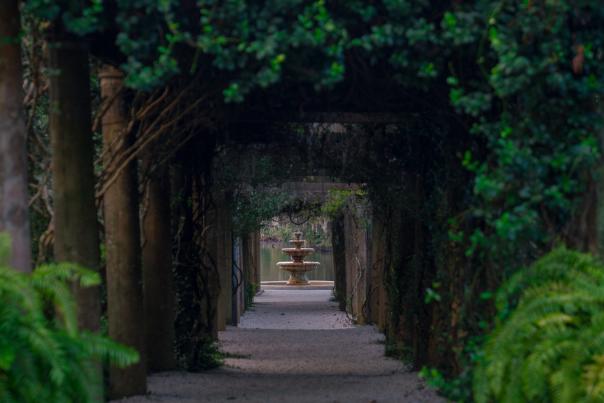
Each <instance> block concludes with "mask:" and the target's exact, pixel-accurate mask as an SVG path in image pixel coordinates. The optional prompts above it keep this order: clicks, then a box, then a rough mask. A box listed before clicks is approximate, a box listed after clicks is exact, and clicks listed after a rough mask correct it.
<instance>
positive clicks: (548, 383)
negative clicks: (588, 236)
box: [474, 248, 604, 403]
mask: <svg viewBox="0 0 604 403" xmlns="http://www.w3.org/2000/svg"><path fill="white" fill-rule="evenodd" d="M497 307H498V312H499V319H498V323H497V326H496V328H495V330H494V332H493V333H492V335H490V336H489V339H488V341H487V342H486V345H485V356H484V359H483V360H482V361H481V362H480V363H479V366H478V368H477V370H476V371H475V374H474V393H475V398H476V401H478V402H490V401H497V402H520V401H548V402H569V403H570V402H595V401H602V400H603V399H604V379H603V378H602V374H603V373H604V371H603V369H604V368H603V365H604V359H603V358H602V357H604V337H603V336H602V335H603V334H604V313H603V312H604V264H602V263H601V262H600V261H597V260H596V259H594V258H593V257H591V256H589V255H585V254H581V253H578V252H572V251H569V250H566V249H563V248H561V249H556V250H554V251H553V252H551V253H550V254H548V255H547V256H545V257H543V258H541V259H540V260H538V261H537V262H536V263H535V264H533V265H532V266H531V267H529V268H528V269H526V270H524V271H521V272H519V273H517V274H516V275H515V276H513V277H512V278H511V279H510V280H509V281H508V282H506V283H505V284H504V286H503V287H502V288H501V290H500V291H499V293H498V295H497Z"/></svg>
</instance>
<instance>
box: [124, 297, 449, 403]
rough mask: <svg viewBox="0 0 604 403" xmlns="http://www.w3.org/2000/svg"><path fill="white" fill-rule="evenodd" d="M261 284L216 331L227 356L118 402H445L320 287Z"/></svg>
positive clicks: (165, 376) (161, 377)
mask: <svg viewBox="0 0 604 403" xmlns="http://www.w3.org/2000/svg"><path fill="white" fill-rule="evenodd" d="M284 288H285V287H278V286H265V287H264V292H263V294H262V295H260V296H257V297H256V302H255V306H254V308H253V309H252V310H251V311H249V312H247V313H246V314H245V315H244V316H243V318H242V320H241V324H240V326H239V327H236V328H235V327H233V328H228V329H227V331H225V332H221V334H220V341H221V345H222V350H223V351H224V352H225V353H227V355H228V357H230V358H227V359H226V361H225V366H224V367H223V368H220V369H217V370H212V371H207V372H204V373H195V374H193V373H184V372H166V373H161V374H156V375H152V376H151V377H150V378H149V394H148V395H147V396H138V397H133V398H130V399H124V400H122V401H123V402H128V403H142V402H164V403H185V402H186V403H193V402H225V401H234V402H238V401H241V402H258V403H265V402H283V403H289V402H309V403H310V402H313V403H314V402H329V403H335V402H339V403H348V402H363V403H369V402H374V403H383V402H444V400H443V399H441V398H439V397H438V396H437V395H436V394H435V393H434V391H432V390H430V389H428V388H427V387H426V386H425V385H424V384H423V382H422V381H421V380H420V379H418V377H417V374H416V373H414V372H410V371H408V370H407V369H406V368H405V366H404V365H403V364H402V363H401V362H399V361H397V360H394V359H390V358H387V357H384V345H383V336H382V335H381V334H380V333H379V332H377V331H376V330H375V329H374V328H373V327H371V326H355V325H353V324H352V323H351V322H350V321H349V320H348V318H347V317H346V315H345V314H344V313H343V312H340V311H339V310H338V309H337V306H336V304H335V303H333V302H331V301H330V297H331V291H330V290H326V289H284Z"/></svg>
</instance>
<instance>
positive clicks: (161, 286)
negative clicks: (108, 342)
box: [142, 155, 176, 371]
mask: <svg viewBox="0 0 604 403" xmlns="http://www.w3.org/2000/svg"><path fill="white" fill-rule="evenodd" d="M151 161H152V157H151V155H148V156H147V161H146V164H145V165H147V169H149V168H150V166H151ZM159 171H160V172H157V173H156V174H155V175H152V176H151V177H149V179H148V180H147V183H146V184H145V200H144V203H143V206H144V211H143V215H142V217H143V218H142V220H143V222H142V228H143V234H142V235H143V236H142V237H143V242H142V254H143V290H144V302H145V326H146V340H147V344H146V348H147V366H148V369H149V371H166V370H170V369H174V367H175V366H176V361H175V356H174V319H175V318H174V316H175V294H174V293H175V289H174V278H173V275H172V249H171V246H172V237H171V233H170V182H169V180H168V175H167V173H166V171H165V170H164V169H163V168H162V167H160V168H159Z"/></svg>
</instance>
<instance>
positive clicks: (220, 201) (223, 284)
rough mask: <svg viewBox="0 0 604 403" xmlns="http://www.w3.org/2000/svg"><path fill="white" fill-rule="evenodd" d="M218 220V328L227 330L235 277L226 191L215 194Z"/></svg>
mask: <svg viewBox="0 0 604 403" xmlns="http://www.w3.org/2000/svg"><path fill="white" fill-rule="evenodd" d="M214 204H215V206H216V208H215V209H216V212H215V214H216V220H215V224H214V229H213V231H215V236H216V239H217V244H216V259H215V262H216V268H217V271H218V273H219V281H220V293H219V295H218V308H217V315H216V316H217V318H216V320H217V325H218V330H225V329H226V325H227V323H229V322H230V321H231V317H232V298H231V296H232V290H233V287H232V277H233V251H232V249H233V240H232V226H231V215H230V211H229V208H228V198H227V195H225V193H224V192H217V193H216V194H215V199H214Z"/></svg>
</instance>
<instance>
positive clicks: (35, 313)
mask: <svg viewBox="0 0 604 403" xmlns="http://www.w3.org/2000/svg"><path fill="white" fill-rule="evenodd" d="M8 244H9V242H8V238H7V237H6V236H4V235H1V234H0V323H1V326H0V401H2V402H7V403H9V402H15V403H16V402H42V401H43V402H57V403H58V402H65V403H67V402H74V401H78V402H88V401H93V400H94V399H95V396H94V394H95V391H98V390H100V388H101V387H102V386H101V385H99V382H100V376H99V373H98V372H97V373H95V371H99V370H100V367H96V365H95V362H96V363H98V364H100V363H101V362H102V361H103V360H108V361H109V362H111V363H112V364H114V365H118V366H127V365H131V364H133V363H135V362H136V361H137V360H138V354H137V353H136V352H135V351H134V350H132V349H130V348H127V347H124V346H121V345H119V344H117V343H115V342H113V341H111V340H109V339H108V338H106V337H104V336H101V335H98V334H95V333H91V332H87V331H80V330H78V325H77V316H76V304H75V301H74V299H73V297H72V295H71V292H70V288H69V286H70V283H71V282H73V281H76V282H78V283H79V284H80V286H83V287H90V286H94V285H98V284H99V282H100V278H99V276H98V274H97V273H94V272H91V271H88V270H85V269H82V268H79V267H77V266H75V265H72V264H66V263H62V264H50V265H44V266H41V267H39V268H37V269H36V270H35V271H34V273H33V274H23V273H18V272H16V271H14V270H11V269H10V268H8V267H7V266H6V263H7V260H8V259H7V255H8V250H9V249H10V248H9V247H8Z"/></svg>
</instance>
